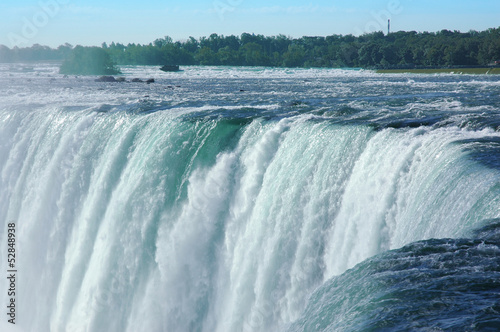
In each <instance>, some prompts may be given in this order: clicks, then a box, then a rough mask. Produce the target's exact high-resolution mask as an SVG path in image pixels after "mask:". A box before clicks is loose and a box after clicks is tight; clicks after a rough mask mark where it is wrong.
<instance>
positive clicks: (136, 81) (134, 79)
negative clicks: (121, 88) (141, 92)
mask: <svg viewBox="0 0 500 332" xmlns="http://www.w3.org/2000/svg"><path fill="white" fill-rule="evenodd" d="M132 82H134V83H144V81H143V80H141V79H140V78H133V79H132Z"/></svg>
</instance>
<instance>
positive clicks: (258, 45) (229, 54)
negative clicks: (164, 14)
mask: <svg viewBox="0 0 500 332" xmlns="http://www.w3.org/2000/svg"><path fill="white" fill-rule="evenodd" d="M101 48H102V49H103V50H105V51H106V52H107V53H108V54H109V55H110V57H111V59H112V60H113V61H114V62H115V63H116V64H118V65H164V64H176V65H225V66H274V67H330V68H338V67H358V68H409V67H446V66H486V65H489V64H491V63H493V62H494V61H497V60H500V28H491V29H488V30H485V31H481V32H478V31H469V32H459V31H449V30H442V31H439V32H421V33H418V32H415V31H409V32H405V31H399V32H394V33H390V34H387V35H384V34H383V33H382V32H373V33H368V34H364V35H361V36H359V37H356V36H353V35H331V36H327V37H302V38H291V37H287V36H285V35H278V36H263V35H255V34H249V33H243V34H242V35H241V36H234V35H231V36H223V35H218V34H215V33H214V34H212V35H210V36H209V37H201V38H199V39H195V38H193V37H190V38H189V39H188V40H185V41H176V42H174V41H173V40H172V38H170V37H164V38H159V39H157V40H155V41H154V42H152V43H149V44H147V45H141V44H127V45H124V44H120V43H114V42H113V43H111V44H109V45H108V44H106V43H103V44H102V45H101ZM74 49H75V48H73V47H72V46H71V45H69V44H65V45H62V46H60V47H58V48H57V49H51V48H49V47H46V46H41V45H34V46H33V47H30V48H13V49H9V48H7V47H5V46H0V62H13V61H36V60H63V59H66V58H68V57H70V55H71V52H72V51H74Z"/></svg>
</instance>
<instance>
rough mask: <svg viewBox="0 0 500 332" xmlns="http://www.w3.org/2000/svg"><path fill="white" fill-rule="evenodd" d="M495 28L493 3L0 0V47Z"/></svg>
mask: <svg viewBox="0 0 500 332" xmlns="http://www.w3.org/2000/svg"><path fill="white" fill-rule="evenodd" d="M388 19H390V20H391V31H400V30H404V31H419V32H421V31H430V32H433V31H440V30H442V29H448V30H460V31H463V32H466V31H470V30H477V31H482V30H485V29H488V28H494V27H495V28H496V27H500V1H499V0H475V1H471V0H371V1H369V0H350V1H340V0H329V1H327V0H311V1H308V0H304V1H296V0H267V1H264V0H184V1H181V0H142V1H137V0H16V1H14V0H2V3H1V4H0V44H2V45H6V46H7V47H10V48H12V47H14V46H18V47H27V46H32V45H33V44H41V45H48V46H50V47H57V46H59V45H63V44H65V43H69V44H71V45H73V46H75V45H84V46H93V45H96V46H99V45H101V44H102V43H103V42H107V43H108V44H109V43H111V42H116V43H123V44H128V43H139V44H148V43H151V42H153V41H154V40H155V39H157V38H162V37H165V36H170V37H171V38H172V39H173V40H174V41H177V40H180V41H183V40H186V39H188V38H189V37H190V36H192V37H194V38H196V39H198V38H199V37H203V36H207V37H208V36H210V35H211V34H212V33H217V34H219V35H225V36H228V35H238V36H239V35H241V34H242V33H244V32H246V33H255V34H262V35H265V36H275V35H278V34H283V35H286V36H290V37H302V36H328V35H332V34H341V35H346V34H354V35H361V34H363V33H369V32H373V31H384V32H386V31H387V20H388Z"/></svg>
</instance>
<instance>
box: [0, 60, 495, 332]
mask: <svg viewBox="0 0 500 332" xmlns="http://www.w3.org/2000/svg"><path fill="white" fill-rule="evenodd" d="M30 66H31V67H32V68H27V66H23V65H5V64H4V65H0V222H1V223H2V227H1V228H0V232H1V233H0V234H1V242H0V243H1V244H2V246H1V248H0V253H1V261H0V262H1V265H0V266H1V269H2V270H4V272H5V273H7V272H6V271H7V270H8V267H7V253H8V246H7V243H8V240H7V234H8V232H7V229H8V224H12V223H15V224H16V241H17V242H16V264H17V266H16V268H17V271H18V272H17V279H16V326H17V327H19V328H22V329H23V330H24V331H42V332H43V331H57V332H59V331H68V332H79V331H110V332H111V331H117V332H121V331H129V332H138V331H153V332H156V331H158V332H159V331H169V332H170V331H181V332H182V331H207V332H208V331H228V332H239V331H241V332H251V331H280V330H282V331H323V330H326V331H362V330H368V331H375V330H385V331H391V330H394V331H401V330H422V331H428V330H439V329H443V330H450V331H451V330H453V331H461V330H463V331H471V330H477V331H487V330H492V331H494V330H496V329H498V327H499V326H500V318H499V317H500V265H499V264H500V258H499V257H500V256H499V254H500V250H499V245H500V236H499V234H500V78H499V77H496V76H461V75H460V76H459V75H457V76H454V75H437V76H430V75H423V76H417V75H394V76H386V75H378V74H375V73H373V72H369V71H344V70H325V69H321V70H320V69H309V70H305V69H296V70H291V69H266V68H224V67H187V68H186V69H185V71H183V72H179V73H163V72H160V71H159V70H158V69H157V68H154V67H124V68H123V71H124V72H125V76H126V77H127V79H128V80H130V79H131V78H133V77H139V78H142V79H148V78H150V77H154V78H155V80H156V82H155V83H153V84H146V83H129V82H127V83H97V82H94V78H91V77H73V76H72V77H62V76H61V75H58V74H57V68H56V67H55V66H53V65H50V64H48V65H47V64H45V65H44V64H38V65H35V66H34V67H33V66H32V65H30ZM0 280H1V281H0V301H1V302H0V303H1V306H2V307H3V308H6V305H7V304H8V303H9V299H10V296H8V295H7V293H8V292H7V289H8V288H9V280H7V279H6V278H1V279H0ZM4 311H5V313H7V309H4ZM5 313H3V314H2V316H3V317H4V318H3V319H2V322H4V323H5V322H7V319H8V318H9V317H8V316H6V315H5Z"/></svg>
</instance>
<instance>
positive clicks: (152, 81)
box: [146, 78, 155, 84]
mask: <svg viewBox="0 0 500 332" xmlns="http://www.w3.org/2000/svg"><path fill="white" fill-rule="evenodd" d="M154 82H155V79H154V78H150V79H149V80H147V81H146V83H148V84H151V83H154Z"/></svg>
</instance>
